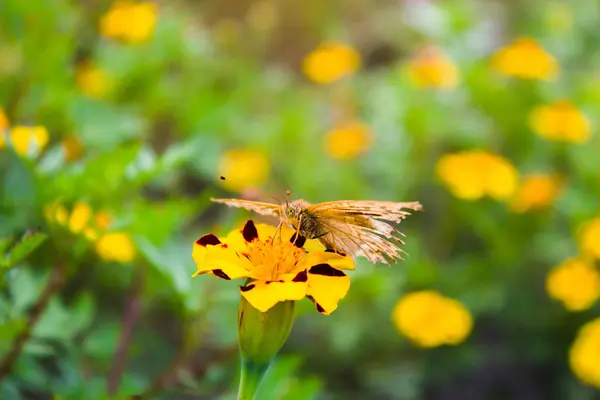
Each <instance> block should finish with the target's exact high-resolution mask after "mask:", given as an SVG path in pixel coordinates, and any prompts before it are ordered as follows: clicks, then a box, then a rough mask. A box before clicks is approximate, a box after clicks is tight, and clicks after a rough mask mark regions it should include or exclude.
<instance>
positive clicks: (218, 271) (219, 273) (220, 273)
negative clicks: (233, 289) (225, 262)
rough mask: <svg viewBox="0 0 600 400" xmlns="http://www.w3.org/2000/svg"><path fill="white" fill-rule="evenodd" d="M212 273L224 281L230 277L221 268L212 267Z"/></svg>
mask: <svg viewBox="0 0 600 400" xmlns="http://www.w3.org/2000/svg"><path fill="white" fill-rule="evenodd" d="M212 273H213V274H214V275H215V276H218V277H219V278H223V279H225V280H226V281H230V280H231V278H230V277H229V275H227V274H226V273H225V272H223V270H222V269H213V270H212Z"/></svg>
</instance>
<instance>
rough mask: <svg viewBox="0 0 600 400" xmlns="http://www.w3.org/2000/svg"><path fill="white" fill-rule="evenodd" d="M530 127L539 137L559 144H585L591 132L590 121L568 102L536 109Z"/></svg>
mask: <svg viewBox="0 0 600 400" xmlns="http://www.w3.org/2000/svg"><path fill="white" fill-rule="evenodd" d="M529 125H530V126H531V129H532V130H533V131H534V132H535V133H536V134H537V135H538V136H540V137H542V138H544V139H546V140H552V141H559V142H570V143H583V142H585V141H586V140H588V139H589V137H590V132H591V127H590V122H589V120H588V119H587V118H586V116H585V115H584V114H583V113H582V112H581V111H579V109H577V107H575V106H574V105H573V103H571V102H570V101H568V100H557V101H555V102H554V103H552V104H548V105H543V106H539V107H536V108H534V109H533V110H532V111H531V113H530V114H529Z"/></svg>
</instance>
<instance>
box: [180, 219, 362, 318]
mask: <svg viewBox="0 0 600 400" xmlns="http://www.w3.org/2000/svg"><path fill="white" fill-rule="evenodd" d="M192 257H193V259H194V261H195V262H196V266H197V272H196V273H195V274H194V275H193V276H198V275H200V274H212V275H215V276H217V277H219V278H223V279H226V280H231V279H238V278H247V281H246V283H245V284H244V285H243V286H241V287H240V292H241V294H242V296H243V297H244V298H245V299H246V301H248V302H249V303H250V304H251V305H252V306H253V307H254V308H256V309H257V310H259V311H261V312H266V311H267V310H269V309H270V308H271V307H273V306H274V305H276V304H277V303H279V302H283V301H287V300H301V299H303V298H304V297H307V298H309V299H310V300H312V301H313V303H314V304H315V307H316V309H317V311H318V312H320V313H322V314H326V315H327V314H330V313H332V312H333V311H334V310H335V309H336V308H337V306H338V302H339V301H340V299H342V298H343V297H344V296H345V295H346V293H347V292H348V289H349V288H350V277H349V276H348V275H346V274H345V273H344V272H343V271H342V270H352V269H354V262H353V261H352V259H351V258H350V257H348V256H345V255H340V254H337V253H334V252H329V251H325V247H323V245H322V244H321V243H319V242H318V241H316V240H306V239H305V238H304V237H302V236H299V237H298V238H297V239H296V234H295V231H294V230H292V229H290V228H287V227H285V226H284V227H282V228H280V231H279V232H278V233H277V234H276V229H275V227H273V226H270V225H264V224H258V225H255V224H254V222H252V221H248V222H246V224H245V225H244V227H243V228H242V229H241V230H237V229H236V230H234V231H232V232H231V233H229V235H227V236H226V237H224V238H221V239H219V238H217V237H216V236H215V235H212V234H208V235H204V236H202V237H201V238H200V239H198V240H197V241H196V242H195V243H194V247H193V251H192Z"/></svg>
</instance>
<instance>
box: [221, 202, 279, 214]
mask: <svg viewBox="0 0 600 400" xmlns="http://www.w3.org/2000/svg"><path fill="white" fill-rule="evenodd" d="M210 201H212V202H214V203H222V204H226V205H228V206H230V207H237V208H245V209H246V210H249V211H254V212H257V213H259V214H262V215H271V216H273V217H281V206H280V205H278V204H271V203H262V202H260V201H250V200H238V199H210Z"/></svg>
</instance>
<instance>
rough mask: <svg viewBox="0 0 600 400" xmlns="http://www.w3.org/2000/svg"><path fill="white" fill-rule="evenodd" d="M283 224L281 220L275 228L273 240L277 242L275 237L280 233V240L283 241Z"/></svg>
mask: <svg viewBox="0 0 600 400" xmlns="http://www.w3.org/2000/svg"><path fill="white" fill-rule="evenodd" d="M282 224H283V222H282V221H279V224H278V225H277V228H275V233H273V242H275V238H276V237H277V234H279V242H281V241H282V240H283V238H282V237H281V235H282V229H281V225H282ZM273 242H271V244H273Z"/></svg>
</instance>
